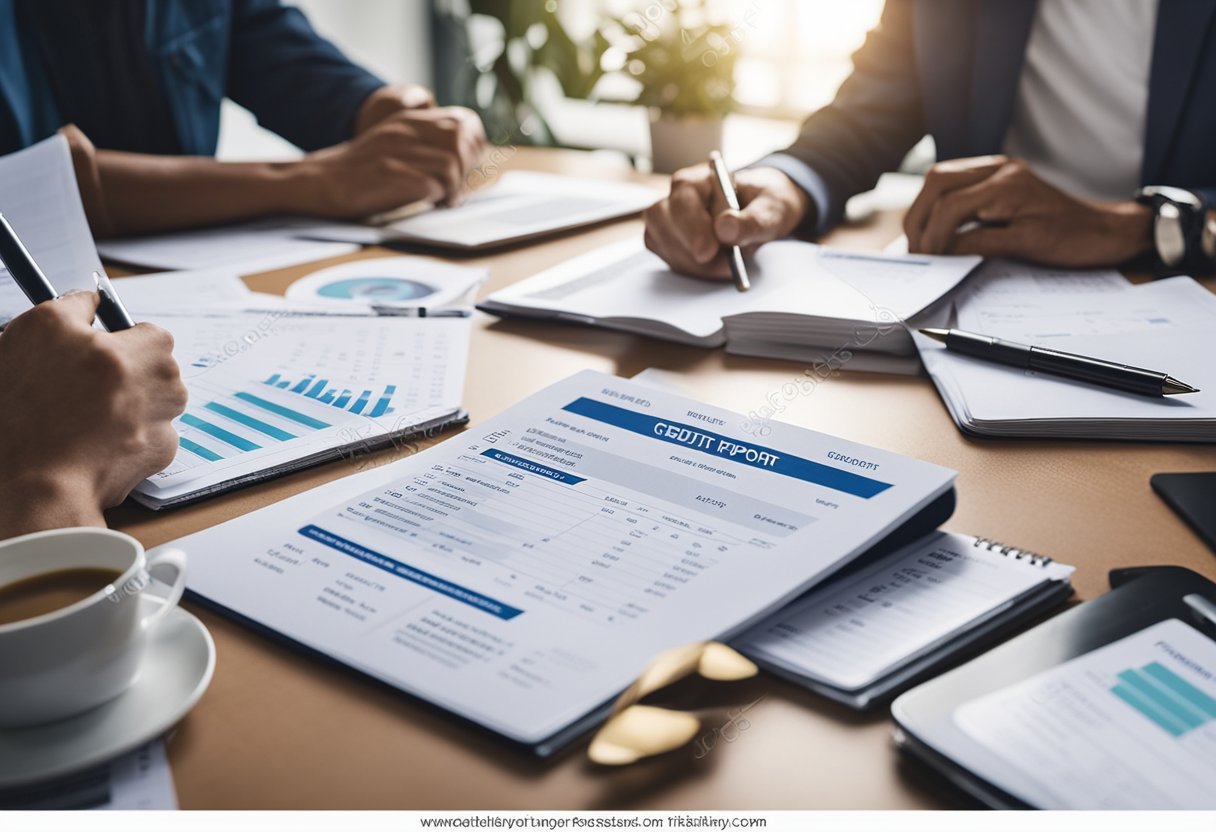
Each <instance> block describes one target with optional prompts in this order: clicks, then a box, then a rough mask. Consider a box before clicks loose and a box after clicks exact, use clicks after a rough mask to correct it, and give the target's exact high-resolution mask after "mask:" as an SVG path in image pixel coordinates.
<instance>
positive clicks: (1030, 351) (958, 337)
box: [920, 329, 1199, 396]
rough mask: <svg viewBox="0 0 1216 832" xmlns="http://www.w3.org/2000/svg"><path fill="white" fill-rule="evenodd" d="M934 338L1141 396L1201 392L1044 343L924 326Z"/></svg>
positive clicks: (985, 356) (1000, 360) (982, 355)
mask: <svg viewBox="0 0 1216 832" xmlns="http://www.w3.org/2000/svg"><path fill="white" fill-rule="evenodd" d="M920 332H921V334H922V335H927V336H928V337H930V338H932V339H933V340H934V341H941V342H942V343H944V344H945V345H946V349H948V350H950V351H951V352H959V353H962V354H963V355H970V356H971V357H973V358H979V359H982V360H984V361H992V362H994V363H997V364H1006V365H1008V366H1010V367H1020V368H1022V369H1024V370H1034V371H1035V372H1039V373H1051V374H1052V375H1057V376H1062V377H1064V378H1070V379H1074V380H1076V381H1087V382H1089V383H1090V384H1098V385H1101V386H1102V387H1110V388H1113V389H1115V390H1124V391H1126V392H1128V393H1137V394H1139V395H1141V396H1173V395H1177V394H1179V393H1198V392H1199V390H1198V389H1197V388H1195V387H1192V386H1191V385H1189V384H1184V383H1183V382H1181V381H1179V380H1178V379H1176V378H1174V377H1173V376H1170V375H1167V374H1166V373H1159V372H1157V371H1155V370H1145V369H1142V368H1140V367H1132V366H1131V365H1129V364H1116V363H1115V362H1113V361H1103V360H1102V359H1101V358H1088V357H1086V356H1084V355H1076V354H1075V353H1071V352H1060V351H1059V350H1050V349H1046V348H1044V347H1032V346H1029V345H1028V344H1018V343H1016V342H1014V341H1003V340H1001V339H1000V338H993V337H992V336H990V335H978V334H976V333H974V332H963V331H961V330H958V329H922V330H921V331H920Z"/></svg>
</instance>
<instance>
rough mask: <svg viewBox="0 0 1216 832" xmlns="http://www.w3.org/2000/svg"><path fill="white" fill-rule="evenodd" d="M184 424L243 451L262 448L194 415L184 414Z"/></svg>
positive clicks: (182, 417)
mask: <svg viewBox="0 0 1216 832" xmlns="http://www.w3.org/2000/svg"><path fill="white" fill-rule="evenodd" d="M181 419H182V423H183V424H186V425H189V426H190V427H192V428H197V429H198V430H201V431H202V432H203V433H205V434H207V435H208V436H214V437H215V438H216V439H218V440H220V441H221V442H223V443H225V444H228V445H231V446H232V447H234V448H236V449H237V450H241V451H256V450H258V449H260V448H261V447H262V446H261V445H258V444H257V443H255V442H250V441H249V440H248V439H246V438H245V437H243V436H237V435H236V434H235V433H233V432H232V431H230V430H224V429H223V428H221V427H220V426H219V425H213V424H211V423H210V422H208V421H206V420H204V419H200V418H198V417H197V416H195V415H194V414H193V413H183V414H182V416H181Z"/></svg>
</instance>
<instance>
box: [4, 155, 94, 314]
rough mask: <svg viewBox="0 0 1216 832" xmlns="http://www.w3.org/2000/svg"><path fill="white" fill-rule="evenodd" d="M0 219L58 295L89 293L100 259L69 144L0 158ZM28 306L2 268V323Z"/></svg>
mask: <svg viewBox="0 0 1216 832" xmlns="http://www.w3.org/2000/svg"><path fill="white" fill-rule="evenodd" d="M0 214H4V216H5V218H6V219H7V220H8V221H9V224H10V225H11V226H12V227H13V230H14V231H16V232H17V236H19V237H20V238H21V241H22V242H23V243H25V247H26V248H27V249H29V252H30V254H31V255H33V257H34V260H35V261H36V262H37V263H38V265H39V266H41V267H42V271H43V273H44V274H46V276H47V278H48V279H49V280H50V281H51V284H52V285H53V286H54V287H55V289H56V290H58V291H59V292H60V293H61V294H65V293H67V292H72V291H78V290H82V289H83V290H92V289H93V278H92V273H93V272H94V271H101V270H102V267H101V260H100V259H98V257H97V249H96V248H95V247H94V245H93V235H92V233H91V232H90V231H89V222H88V220H87V219H86V218H85V214H84V206H83V205H82V204H81V202H80V192H79V190H78V189H77V187H76V173H75V171H74V170H73V168H72V155H71V151H70V150H69V149H68V140H67V139H65V138H64V137H63V136H60V135H55V136H52V137H51V138H49V139H46V140H45V141H42V142H39V143H38V144H36V145H33V146H31V147H27V148H26V149H25V150H19V151H17V152H16V153H10V154H8V155H7V156H2V157H0ZM29 308H30V302H29V300H28V299H27V298H26V296H25V293H24V292H22V291H21V288H20V287H19V286H17V284H16V283H14V282H13V279H12V278H11V277H9V274H8V272H7V271H6V270H5V269H4V268H3V266H0V324H3V323H4V322H6V321H8V320H9V319H11V318H14V317H16V316H17V315H20V314H21V313H22V312H24V311H25V310H27V309H29Z"/></svg>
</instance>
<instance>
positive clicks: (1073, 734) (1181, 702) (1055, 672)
mask: <svg viewBox="0 0 1216 832" xmlns="http://www.w3.org/2000/svg"><path fill="white" fill-rule="evenodd" d="M954 722H955V723H956V724H957V725H958V727H959V728H961V729H962V731H963V732H964V733H965V734H967V735H969V736H970V737H971V738H973V739H974V740H976V741H977V742H979V743H980V745H981V746H983V748H984V750H985V751H987V752H991V754H990V755H983V756H980V757H975V755H974V752H973V753H972V754H971V755H968V765H969V767H971V768H973V770H975V771H976V773H977V774H979V775H980V776H982V777H985V779H988V780H989V781H990V782H993V783H996V784H998V785H1000V786H1001V787H1002V788H1004V789H1005V790H1006V791H1008V792H1010V793H1011V794H1014V795H1016V796H1017V797H1020V798H1021V799H1023V800H1025V801H1026V802H1027V803H1030V804H1031V805H1034V806H1038V807H1041V808H1048V809H1092V810H1105V809H1216V641H1213V640H1212V639H1210V638H1208V637H1207V636H1205V635H1203V634H1202V633H1200V632H1199V631H1198V630H1196V629H1194V628H1193V627H1191V626H1190V625H1188V624H1185V623H1183V622H1182V621H1179V620H1177V619H1170V620H1167V621H1162V622H1160V623H1158V624H1154V625H1153V626H1151V627H1148V628H1146V629H1144V630H1141V631H1140V632H1138V633H1136V634H1134V635H1131V636H1128V637H1126V638H1124V639H1121V640H1119V641H1116V642H1114V643H1112V644H1108V645H1107V646H1105V647H1102V648H1100V649H1098V650H1095V651H1093V652H1091V653H1087V654H1085V655H1083V656H1080V657H1078V658H1075V659H1073V660H1072V661H1069V662H1066V663H1065V664H1062V665H1060V666H1058V667H1055V668H1053V669H1051V670H1048V671H1046V672H1044V673H1040V674H1039V675H1038V676H1034V677H1031V678H1030V679H1027V680H1025V681H1023V682H1020V683H1018V684H1016V685H1013V686H1011V687H1008V688H1005V689H1004V690H1000V691H997V692H995V693H991V694H989V695H987V696H983V697H980V698H979V699H976V700H974V701H972V702H969V703H967V704H965V705H963V706H961V707H960V708H958V709H957V710H956V711H955V714H954ZM994 764H999V768H998V767H994V768H993V770H992V771H986V770H985V765H990V766H991V765H994Z"/></svg>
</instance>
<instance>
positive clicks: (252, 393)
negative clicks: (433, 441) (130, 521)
mask: <svg viewBox="0 0 1216 832" xmlns="http://www.w3.org/2000/svg"><path fill="white" fill-rule="evenodd" d="M156 322H157V323H158V324H160V325H161V326H163V327H165V328H166V329H168V330H169V331H170V332H171V333H172V334H173V336H174V340H175V346H174V356H175V357H176V358H177V361H178V364H179V365H180V366H181V369H182V377H183V379H184V381H185V382H186V387H187V389H188V390H189V394H190V401H189V404H188V405H187V407H186V412H185V413H183V414H182V415H181V416H180V417H179V418H178V419H177V420H176V422H175V423H174V426H175V427H176V428H177V431H178V434H179V442H180V447H179V449H178V453H177V457H176V458H175V459H174V461H173V462H172V463H171V464H170V465H169V467H167V468H165V469H164V470H163V471H161V472H160V473H158V474H156V475H154V476H152V477H150V478H149V479H147V480H145V481H144V483H143V484H141V485H140V486H139V488H137V489H136V494H135V496H136V499H139V500H141V501H143V502H146V504H151V505H159V504H162V503H164V502H166V501H173V500H175V499H176V498H178V497H180V496H181V495H183V494H188V493H193V492H197V491H199V490H200V489H208V488H211V487H214V486H216V485H219V484H223V483H229V482H232V481H239V480H240V479H241V478H243V477H248V476H253V475H257V474H259V473H261V472H265V471H269V470H274V469H276V468H279V467H281V466H284V465H288V464H291V463H298V462H301V461H306V460H309V459H311V458H312V457H313V456H315V455H317V454H325V453H328V452H331V451H333V450H335V449H339V448H353V449H356V450H357V449H359V448H360V447H364V448H371V447H374V446H375V445H376V444H377V443H378V442H381V441H383V440H384V439H385V438H386V437H389V436H392V435H393V434H399V433H402V432H409V431H411V430H412V429H413V428H416V427H425V426H428V425H431V424H432V423H435V422H441V421H443V420H444V419H445V418H448V417H451V416H453V415H454V414H456V413H457V412H458V411H459V410H460V403H461V399H462V395H463V390H464V371H465V364H466V361H467V357H468V340H469V320H468V319H467V318H425V319H414V318H376V317H370V318H357V317H352V318H331V317H325V316H305V317H301V316H296V315H292V314H290V313H279V312H275V311H268V312H257V313H255V312H244V313H219V314H212V315H182V316H173V315H168V314H163V315H160V316H158V317H157V318H156Z"/></svg>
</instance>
